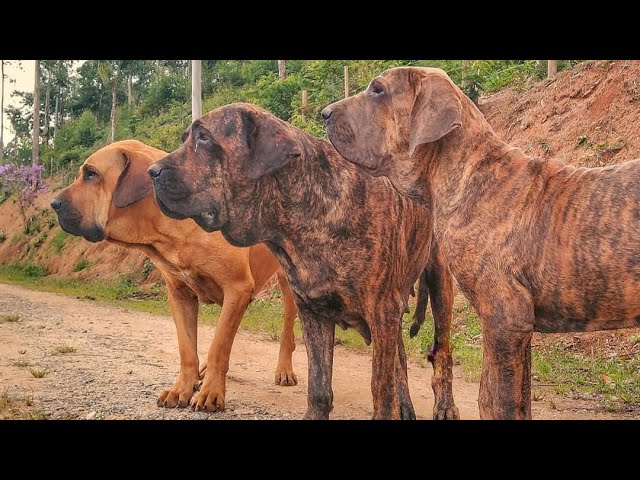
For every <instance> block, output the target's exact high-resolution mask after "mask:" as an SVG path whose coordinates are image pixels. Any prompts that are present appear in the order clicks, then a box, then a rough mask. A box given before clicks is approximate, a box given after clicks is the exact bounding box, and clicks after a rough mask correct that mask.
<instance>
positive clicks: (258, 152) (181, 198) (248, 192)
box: [149, 103, 302, 246]
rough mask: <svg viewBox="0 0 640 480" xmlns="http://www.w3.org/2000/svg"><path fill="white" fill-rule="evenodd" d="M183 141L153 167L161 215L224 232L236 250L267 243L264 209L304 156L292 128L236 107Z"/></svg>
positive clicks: (197, 125) (204, 121) (199, 124)
mask: <svg viewBox="0 0 640 480" xmlns="http://www.w3.org/2000/svg"><path fill="white" fill-rule="evenodd" d="M182 140H183V144H182V146H181V147H180V148H178V149H177V150H175V151H174V152H172V153H170V154H169V155H168V156H166V157H165V158H163V159H162V160H160V161H158V162H156V163H155V164H154V165H152V166H151V167H150V168H149V175H150V176H151V178H152V180H153V188H154V192H155V196H156V202H157V203H158V205H159V206H160V208H161V210H162V211H163V212H164V213H165V214H166V215H168V216H169V217H172V218H177V219H182V218H193V219H194V220H195V221H196V223H197V224H198V225H199V226H200V227H201V228H203V229H204V230H205V231H207V232H213V231H215V230H221V231H222V233H223V235H224V236H225V238H226V239H227V240H228V241H229V242H230V243H232V244H233V245H237V246H248V245H252V244H255V243H259V242H263V241H265V240H266V239H265V238H263V233H262V230H261V228H262V224H261V215H262V206H263V202H265V201H267V202H268V201H269V189H270V188H273V180H274V176H275V175H276V174H277V172H278V171H279V170H280V169H282V168H283V167H284V166H285V165H287V164H288V163H289V162H290V161H292V160H294V159H296V158H298V157H300V155H301V154H302V146H301V144H300V142H299V140H298V138H297V134H296V132H295V131H294V130H293V128H292V127H291V126H290V125H288V124H287V123H286V122H283V121H282V120H280V119H278V118H277V117H275V116H273V115H271V114H270V113H269V112H267V111H265V110H263V109H261V108H259V107H257V106H255V105H250V104H246V103H233V104H230V105H226V106H224V107H220V108H218V109H216V110H213V111H212V112H209V113H207V114H206V115H204V116H203V117H201V118H200V119H198V120H196V121H195V122H193V124H192V125H191V127H190V128H189V129H188V130H187V131H186V132H185V133H184V135H183V137H182Z"/></svg>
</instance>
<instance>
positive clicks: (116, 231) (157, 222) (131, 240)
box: [106, 194, 199, 252]
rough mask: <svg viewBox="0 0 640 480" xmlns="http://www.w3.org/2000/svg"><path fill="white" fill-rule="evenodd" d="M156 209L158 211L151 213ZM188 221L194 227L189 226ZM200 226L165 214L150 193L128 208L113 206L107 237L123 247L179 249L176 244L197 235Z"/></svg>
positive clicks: (160, 249) (161, 249) (107, 226)
mask: <svg viewBox="0 0 640 480" xmlns="http://www.w3.org/2000/svg"><path fill="white" fill-rule="evenodd" d="M125 210H126V213H125ZM153 211H156V212H157V214H156V215H149V214H148V212H153ZM185 224H189V225H190V226H191V227H192V228H185V227H186V225H185ZM198 228H199V227H198V226H197V225H196V224H195V222H193V221H192V220H174V219H172V218H169V217H167V216H165V215H163V214H162V213H161V212H160V209H159V207H158V206H157V204H156V203H155V199H154V198H153V194H150V195H148V196H147V197H145V198H144V199H142V200H140V201H139V202H136V203H134V204H133V205H130V206H129V207H126V208H124V209H117V208H116V207H115V206H113V205H112V206H111V211H110V215H109V220H108V222H107V225H106V240H108V241H111V242H113V243H116V244H118V245H122V246H138V247H141V246H148V247H152V248H154V249H156V250H158V251H160V252H162V251H163V250H164V249H165V248H168V249H175V245H180V244H181V243H184V242H185V240H186V239H187V238H189V237H191V236H193V235H194V234H196V233H197V230H198Z"/></svg>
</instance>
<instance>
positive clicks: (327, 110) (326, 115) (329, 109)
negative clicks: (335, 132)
mask: <svg viewBox="0 0 640 480" xmlns="http://www.w3.org/2000/svg"><path fill="white" fill-rule="evenodd" d="M332 114H333V108H332V107H326V108H325V109H324V110H322V120H324V121H325V122H326V121H327V120H329V117H330V116H331V115H332Z"/></svg>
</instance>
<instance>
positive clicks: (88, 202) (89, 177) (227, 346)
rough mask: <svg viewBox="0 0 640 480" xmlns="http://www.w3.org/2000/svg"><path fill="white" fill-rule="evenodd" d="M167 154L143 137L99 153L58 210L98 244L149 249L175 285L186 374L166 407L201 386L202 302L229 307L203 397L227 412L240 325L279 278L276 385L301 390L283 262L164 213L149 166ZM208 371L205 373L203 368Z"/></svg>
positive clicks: (65, 224)
mask: <svg viewBox="0 0 640 480" xmlns="http://www.w3.org/2000/svg"><path fill="white" fill-rule="evenodd" d="M166 155H167V154H166V152H163V151H162V150H158V149H156V148H152V147H149V146H147V145H145V144H143V143H141V142H138V141H135V140H124V141H121V142H116V143H113V144H111V145H109V146H107V147H105V148H102V149H101V150H99V151H97V152H96V153H94V154H93V155H91V156H90V157H89V158H88V159H87V160H86V161H85V162H84V164H83V165H82V166H81V167H80V170H79V171H78V175H77V176H76V180H75V181H74V182H73V184H72V185H70V186H69V187H67V188H66V189H65V190H64V191H63V192H62V193H61V194H60V195H58V197H57V198H55V199H54V200H53V201H52V202H51V206H52V207H53V208H54V210H55V211H56V213H57V214H58V219H59V221H60V225H61V227H62V228H63V229H64V230H65V231H67V232H69V233H71V234H73V235H80V236H83V237H85V238H86V239H87V240H89V241H91V242H98V241H101V240H107V241H109V242H112V243H115V244H117V245H121V246H123V247H126V248H137V249H140V250H142V251H143V252H145V253H146V254H147V255H149V257H150V258H151V260H152V261H153V263H154V264H155V266H156V267H157V268H158V270H160V272H161V273H162V275H163V277H164V279H165V282H166V284H167V293H168V296H169V304H170V306H171V312H172V314H173V319H174V321H175V324H176V330H177V332H178V345H179V348H180V374H179V376H178V379H177V381H176V383H175V385H174V386H173V387H172V388H170V389H169V390H164V391H163V392H162V393H161V394H160V396H159V397H158V406H163V407H170V408H172V407H185V406H187V405H188V404H189V401H190V400H192V402H193V403H196V402H197V397H194V398H193V399H192V396H193V394H194V390H195V388H196V385H197V384H198V382H199V377H200V376H199V360H198V353H197V348H196V347H197V328H198V301H201V302H205V303H217V304H218V305H222V311H221V313H220V318H219V319H218V323H217V326H216V331H215V337H214V339H213V342H212V343H211V347H210V348H209V353H208V356H207V363H206V373H205V374H204V379H203V382H202V386H201V388H200V391H199V394H198V396H199V397H201V399H208V400H209V404H210V405H212V408H210V410H213V411H215V410H222V409H224V398H225V375H226V373H227V370H228V369H229V355H230V352H231V346H232V344H233V339H234V337H235V334H236V331H237V329H238V325H239V324H240V320H241V319H242V316H243V315H244V312H245V310H246V308H247V306H248V304H249V302H251V300H252V299H253V297H254V295H255V294H256V293H258V292H260V290H261V289H262V288H263V287H264V286H265V284H266V282H267V281H268V280H269V279H270V278H271V277H272V276H273V275H274V274H276V273H277V275H278V282H279V283H280V288H281V289H282V298H283V303H284V327H283V330H282V336H281V339H280V354H279V358H278V366H277V368H276V378H275V383H276V384H278V385H296V384H297V379H296V376H295V374H294V373H293V367H292V364H291V355H292V352H293V350H294V349H295V341H294V334H293V322H294V320H295V317H296V314H297V310H296V307H295V303H294V301H293V297H292V294H291V291H290V289H289V286H288V284H287V282H286V280H285V278H284V275H283V274H282V271H281V270H280V265H279V264H278V261H277V260H276V258H275V257H274V256H273V254H272V253H271V252H270V251H269V250H268V249H267V247H265V246H264V245H263V244H258V245H255V246H252V247H250V248H238V247H233V246H231V245H229V243H227V242H226V241H225V240H224V238H223V237H222V234H221V233H220V232H216V233H211V234H209V233H206V232H204V231H203V230H202V229H200V228H199V227H198V226H197V225H196V224H195V222H193V220H173V219H170V218H169V217H166V216H165V215H163V214H162V213H161V212H160V209H159V208H158V205H157V204H156V202H155V199H154V196H153V194H152V188H151V180H150V178H149V175H147V168H149V166H150V165H151V164H153V163H154V162H155V161H156V160H159V159H161V158H163V157H165V156H166ZM203 370H204V368H203Z"/></svg>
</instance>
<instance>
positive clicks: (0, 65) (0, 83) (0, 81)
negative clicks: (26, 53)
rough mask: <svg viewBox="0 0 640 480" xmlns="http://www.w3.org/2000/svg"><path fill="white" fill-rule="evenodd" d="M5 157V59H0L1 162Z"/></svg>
mask: <svg viewBox="0 0 640 480" xmlns="http://www.w3.org/2000/svg"><path fill="white" fill-rule="evenodd" d="M3 157H4V60H0V164H1V163H2V158H3Z"/></svg>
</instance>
